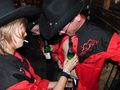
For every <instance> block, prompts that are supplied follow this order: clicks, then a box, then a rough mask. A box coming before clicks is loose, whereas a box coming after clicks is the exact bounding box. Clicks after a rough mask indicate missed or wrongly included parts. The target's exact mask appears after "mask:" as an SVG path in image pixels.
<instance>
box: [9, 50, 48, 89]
mask: <svg viewBox="0 0 120 90" xmlns="http://www.w3.org/2000/svg"><path fill="white" fill-rule="evenodd" d="M14 55H15V56H16V57H17V58H19V59H20V60H22V57H21V56H20V55H19V53H17V52H15V54H14ZM27 62H28V64H29V71H30V73H31V74H32V76H33V77H34V78H35V81H34V83H29V82H28V81H27V80H24V81H21V82H18V83H17V84H15V85H13V86H11V87H9V88H8V89H7V90H47V88H48V84H49V81H48V80H44V79H41V78H40V77H39V76H38V75H36V74H35V72H34V70H33V68H32V66H31V65H30V63H29V61H28V60H27ZM26 74H27V73H26ZM27 76H28V74H27Z"/></svg>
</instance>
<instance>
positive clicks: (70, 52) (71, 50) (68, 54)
mask: <svg viewBox="0 0 120 90" xmlns="http://www.w3.org/2000/svg"><path fill="white" fill-rule="evenodd" d="M72 47H73V43H72V37H71V36H70V37H69V48H68V53H67V58H68V59H69V60H71V59H72V58H73V57H74V55H75V53H74V52H73V49H72Z"/></svg>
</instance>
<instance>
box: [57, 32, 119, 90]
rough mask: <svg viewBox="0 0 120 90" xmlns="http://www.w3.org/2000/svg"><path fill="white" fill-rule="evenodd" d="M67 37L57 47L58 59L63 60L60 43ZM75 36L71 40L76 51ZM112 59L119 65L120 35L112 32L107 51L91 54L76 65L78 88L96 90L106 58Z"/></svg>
mask: <svg viewBox="0 0 120 90" xmlns="http://www.w3.org/2000/svg"><path fill="white" fill-rule="evenodd" d="M67 38H68V37H67V36H66V37H64V38H63V40H62V43H61V45H60V48H59V53H58V54H59V57H60V61H61V62H64V57H63V56H64V55H63V51H62V44H63V42H64V41H65V40H66V39H67ZM77 43H78V41H77V37H75V38H74V40H73V44H74V45H75V46H74V45H73V46H74V47H73V49H74V50H75V52H76V53H77V49H76V48H77ZM108 58H110V59H112V60H113V61H116V62H118V64H119V65H120V36H119V35H118V34H116V33H115V34H114V35H113V36H112V38H111V41H110V43H109V46H108V48H107V51H105V52H100V53H97V54H93V55H91V56H90V57H88V58H87V59H86V60H85V61H84V62H83V63H79V64H78V65H77V66H76V74H77V76H78V78H79V82H78V90H98V82H99V76H100V72H101V70H102V67H103V65H104V62H105V60H106V59H108Z"/></svg>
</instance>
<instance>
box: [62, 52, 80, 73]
mask: <svg viewBox="0 0 120 90" xmlns="http://www.w3.org/2000/svg"><path fill="white" fill-rule="evenodd" d="M77 63H78V56H77V55H76V54H75V55H74V57H73V58H72V59H71V60H68V59H66V60H65V61H64V64H63V71H64V72H66V73H68V74H70V72H71V71H72V70H73V69H74V67H75V66H76V65H77Z"/></svg>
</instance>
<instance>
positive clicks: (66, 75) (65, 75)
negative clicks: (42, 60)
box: [61, 71, 71, 78]
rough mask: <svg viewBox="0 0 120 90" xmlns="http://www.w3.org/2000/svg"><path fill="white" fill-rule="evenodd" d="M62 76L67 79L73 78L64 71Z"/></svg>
mask: <svg viewBox="0 0 120 90" xmlns="http://www.w3.org/2000/svg"><path fill="white" fill-rule="evenodd" d="M61 76H64V77H66V78H71V76H70V74H69V73H67V72H64V71H62V72H61Z"/></svg>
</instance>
